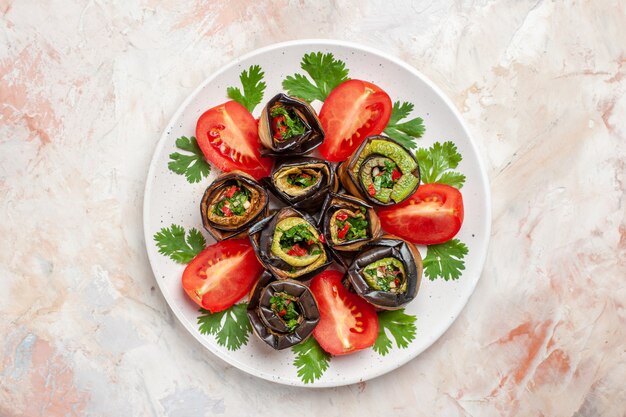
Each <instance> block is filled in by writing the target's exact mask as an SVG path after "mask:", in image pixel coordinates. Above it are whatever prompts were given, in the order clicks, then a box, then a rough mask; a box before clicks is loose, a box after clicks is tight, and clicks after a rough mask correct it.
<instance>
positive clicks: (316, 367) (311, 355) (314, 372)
mask: <svg viewBox="0 0 626 417" xmlns="http://www.w3.org/2000/svg"><path fill="white" fill-rule="evenodd" d="M291 350H292V351H293V353H295V354H296V359H295V360H294V361H293V364H294V365H295V366H296V367H297V368H298V377H299V378H300V379H301V380H302V382H304V383H305V384H309V383H311V382H313V381H315V380H316V379H319V378H320V377H321V376H322V375H323V374H324V372H326V370H327V369H328V366H329V364H330V354H328V353H326V351H325V350H324V349H322V347H321V346H320V344H319V343H317V340H315V339H314V338H313V337H312V336H311V337H309V338H308V339H307V340H305V341H304V342H302V343H300V344H298V345H295V346H294V347H292V348H291Z"/></svg>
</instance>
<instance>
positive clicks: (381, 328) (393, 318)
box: [372, 308, 417, 356]
mask: <svg viewBox="0 0 626 417" xmlns="http://www.w3.org/2000/svg"><path fill="white" fill-rule="evenodd" d="M415 320H417V318H416V317H415V316H411V315H410V314H406V313H405V312H404V309H403V308H401V309H399V310H390V311H383V312H381V313H378V337H377V338H376V342H374V346H372V348H373V349H374V350H375V351H376V352H378V353H379V354H380V355H382V356H385V355H386V354H387V353H389V349H391V346H392V344H393V343H392V341H391V338H390V337H389V335H388V334H387V331H388V332H389V334H391V336H393V338H394V339H395V341H396V346H398V347H399V348H402V349H404V348H406V347H407V346H409V342H412V341H413V340H414V339H415V332H416V330H417V328H416V326H415Z"/></svg>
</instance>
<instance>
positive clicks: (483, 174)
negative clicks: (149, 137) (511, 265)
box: [142, 38, 492, 388]
mask: <svg viewBox="0 0 626 417" xmlns="http://www.w3.org/2000/svg"><path fill="white" fill-rule="evenodd" d="M307 45H311V46H313V45H320V46H340V47H346V48H351V49H354V50H358V51H362V52H366V53H368V54H372V55H377V56H379V57H380V58H383V59H387V60H389V61H391V62H392V63H394V64H396V65H398V66H400V67H402V68H403V69H405V70H407V71H408V72H410V73H411V74H412V75H414V76H416V77H417V78H419V79H420V80H421V81H422V82H424V83H425V84H427V85H428V86H429V87H430V88H431V89H432V90H433V91H434V92H435V94H436V95H437V96H438V97H439V98H441V99H442V100H443V102H444V103H445V104H446V105H447V106H448V108H450V109H451V110H452V113H453V115H454V117H456V119H457V120H458V121H459V123H460V125H461V128H462V129H463V132H464V133H465V135H467V137H468V138H469V144H470V148H471V150H472V151H473V152H474V153H475V155H476V160H477V162H478V171H479V174H480V180H481V187H482V191H483V193H484V195H485V207H486V212H485V213H484V216H485V220H486V221H485V229H484V230H482V231H481V232H483V233H485V236H486V239H487V240H486V242H485V246H484V249H483V251H482V253H480V254H479V255H477V256H478V258H477V265H479V267H480V269H479V271H480V272H479V274H478V277H477V278H476V279H474V280H473V284H472V285H471V291H469V292H468V295H467V297H465V299H464V300H463V303H462V304H459V307H458V309H457V310H455V314H454V315H453V316H451V317H450V318H447V319H446V320H445V322H444V323H443V325H442V326H441V327H440V329H441V330H440V331H438V332H436V334H434V335H433V336H431V339H432V341H431V342H430V343H428V345H427V346H426V347H424V348H423V349H421V350H419V349H417V350H415V351H413V352H410V353H409V354H408V356H407V357H406V359H405V360H404V361H403V362H401V363H399V364H397V365H396V366H393V367H391V368H384V367H381V368H379V369H377V370H375V371H372V372H371V373H370V374H369V375H368V376H367V378H363V377H358V378H354V377H353V378H349V379H344V380H341V381H314V382H312V383H310V384H305V383H304V382H302V381H300V380H298V379H296V380H292V379H283V378H280V377H278V378H277V376H276V375H274V374H272V373H269V372H264V371H260V370H258V369H257V368H254V367H252V366H250V365H248V364H246V363H243V362H241V361H239V360H237V359H236V358H234V357H232V356H229V355H226V354H225V353H224V352H222V350H220V349H218V348H217V347H216V346H215V345H214V344H211V343H209V342H208V341H207V340H205V339H204V338H203V337H201V336H202V335H201V334H200V333H199V332H198V331H197V329H189V327H188V325H187V319H186V318H185V317H184V314H183V312H182V311H181V310H180V309H179V308H178V306H177V305H175V304H174V303H173V301H172V299H171V295H170V294H169V291H165V290H164V288H163V287H162V285H161V282H160V280H159V279H157V273H156V270H155V264H156V258H155V256H156V253H154V252H155V251H152V252H153V253H152V254H151V251H150V250H148V242H150V241H151V239H152V236H151V235H149V227H148V212H149V203H148V200H149V199H148V198H146V196H148V195H150V193H151V191H152V186H153V178H154V173H155V170H156V169H157V168H156V166H157V159H158V156H159V155H161V153H162V151H163V148H164V147H165V144H166V143H167V138H168V136H169V132H171V130H172V128H173V127H174V125H175V121H176V120H178V119H179V118H180V116H181V115H182V113H183V111H184V110H185V109H186V108H187V107H188V106H189V103H191V101H192V100H193V99H194V98H195V97H196V96H197V95H198V94H199V93H200V91H202V90H203V89H204V87H205V86H207V85H208V84H209V83H211V82H212V81H213V80H214V79H216V78H217V77H218V76H220V75H221V74H223V73H225V72H228V71H230V70H231V69H232V68H234V67H235V66H237V65H238V64H239V63H240V62H241V61H244V60H247V59H248V58H251V57H253V56H257V55H262V54H264V53H267V52H269V51H273V50H276V49H281V48H287V47H294V46H307ZM142 217H143V221H142V223H143V229H144V239H145V250H146V253H147V255H148V262H149V263H150V269H151V270H152V275H153V277H154V280H155V281H156V282H157V285H158V287H159V291H160V292H161V294H162V295H163V298H164V299H165V301H166V302H167V305H168V307H169V308H170V309H171V310H172V312H173V313H174V315H175V316H176V319H177V320H178V321H179V322H180V324H182V325H183V327H184V328H185V330H187V331H188V332H189V333H191V335H192V336H193V337H194V338H195V339H196V340H197V341H198V342H200V344H201V345H202V346H204V347H205V348H207V349H208V350H209V351H211V352H212V353H213V354H214V355H216V356H217V357H218V358H220V359H221V360H223V361H225V362H226V363H228V364H230V365H232V366H234V367H236V368H238V369H240V370H242V371H244V372H246V373H248V374H250V375H254V376H257V377H259V378H262V379H265V380H268V381H271V382H275V383H279V384H283V385H289V386H295V387H303V388H329V387H339V386H345V385H351V384H355V383H359V382H363V381H366V380H371V379H374V378H377V377H379V376H381V375H384V374H387V373H389V372H392V371H394V370H396V369H398V368H399V367H401V366H404V365H406V364H407V363H408V362H410V361H412V360H413V359H415V358H416V357H417V356H419V355H420V354H422V353H423V352H424V351H426V350H428V349H430V348H431V347H432V346H433V345H434V344H435V342H436V341H437V340H439V339H440V338H441V337H442V336H443V334H444V333H445V332H447V331H448V330H449V329H450V326H451V325H452V323H454V321H455V320H456V319H458V317H459V315H460V314H461V312H462V311H463V309H464V308H465V307H466V306H467V303H468V302H469V299H470V298H471V296H472V295H473V294H474V291H475V290H476V285H477V284H478V281H479V280H480V278H481V277H482V274H483V270H484V266H485V260H486V257H487V253H488V249H489V243H490V241H491V223H492V201H491V190H490V186H489V177H488V176H487V171H486V169H485V165H484V162H483V159H482V157H481V154H480V153H479V151H478V147H477V145H476V143H475V141H474V138H473V137H472V135H471V134H470V131H469V129H468V128H467V125H466V123H465V120H464V119H463V117H462V116H461V113H460V112H459V110H458V108H457V107H456V106H455V105H454V103H453V102H452V101H451V100H450V99H449V98H448V96H447V95H446V94H445V93H444V92H443V91H442V90H441V89H440V88H439V87H438V86H437V85H436V84H434V83H433V82H432V81H431V80H430V79H428V78H427V77H426V76H425V75H424V74H422V73H421V72H420V71H419V70H417V69H416V68H414V67H413V66H411V65H409V64H408V63H406V62H404V61H403V60H401V59H399V58H397V57H395V56H393V55H390V54H388V53H386V52H383V51H380V50H378V49H376V48H373V47H370V46H366V45H363V44H359V43H355V42H350V41H344V40H335V39H316V38H310V39H298V40H291V41H286V42H278V43H272V44H270V45H266V46H264V47H261V48H258V49H254V50H252V51H250V52H248V53H246V54H243V55H240V56H238V57H236V58H235V59H233V60H231V61H229V62H228V63H226V64H225V65H223V66H221V67H220V68H218V69H217V70H216V71H214V72H213V73H211V75H209V76H208V77H207V78H206V79H204V81H202V82H201V83H200V84H199V85H198V86H197V87H196V88H195V89H194V90H193V91H192V92H191V93H190V94H189V95H188V96H187V97H186V98H185V100H184V101H183V102H182V103H181V104H180V105H179V106H178V108H177V110H176V111H175V112H174V114H173V115H172V116H171V118H170V120H169V122H168V123H167V125H166V127H165V128H164V129H163V132H162V133H161V137H160V138H159V141H158V142H157V144H156V146H155V148H154V151H153V153H152V158H151V161H150V165H149V168H148V173H147V178H146V184H145V186H144V193H143V210H142ZM173 304H174V305H173Z"/></svg>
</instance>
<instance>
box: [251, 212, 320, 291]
mask: <svg viewBox="0 0 626 417" xmlns="http://www.w3.org/2000/svg"><path fill="white" fill-rule="evenodd" d="M314 224H315V221H314V220H313V218H311V217H310V216H308V215H306V214H303V213H301V212H299V211H297V210H295V209H294V208H292V207H284V208H282V209H281V210H279V211H278V212H277V213H276V214H274V215H273V216H271V217H268V218H266V219H264V220H261V221H260V222H258V223H257V224H255V225H254V226H252V227H251V228H250V230H249V232H248V233H249V235H250V241H251V242H252V246H253V247H254V250H255V251H256V254H257V258H259V261H260V262H261V263H262V264H263V265H265V267H266V268H267V269H269V270H270V271H271V272H272V273H273V274H274V275H275V276H276V277H277V278H279V279H288V278H291V279H297V280H299V281H306V280H307V279H309V278H311V277H312V276H313V275H315V274H317V273H318V272H321V271H322V270H324V269H326V267H327V266H328V265H330V263H331V261H332V259H331V255H330V251H329V249H328V247H327V246H326V244H325V243H324V240H323V237H322V235H321V233H320V232H319V230H317V228H316V227H315V226H314Z"/></svg>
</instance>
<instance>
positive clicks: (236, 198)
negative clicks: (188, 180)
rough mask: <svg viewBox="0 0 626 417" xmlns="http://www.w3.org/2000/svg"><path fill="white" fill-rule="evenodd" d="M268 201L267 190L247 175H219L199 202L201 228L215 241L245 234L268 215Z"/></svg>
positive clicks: (238, 173) (235, 173) (236, 173)
mask: <svg viewBox="0 0 626 417" xmlns="http://www.w3.org/2000/svg"><path fill="white" fill-rule="evenodd" d="M268 201H269V198H268V195H267V191H265V189H264V188H263V187H262V186H261V185H260V184H259V183H257V182H256V181H255V180H254V179H253V178H252V177H251V176H249V175H248V174H245V173H243V172H237V171H234V172H230V173H225V174H222V175H221V176H219V177H218V178H217V179H216V180H215V181H213V183H212V184H211V185H209V187H208V188H207V189H206V191H205V192H204V196H203V197H202V200H201V201H200V215H201V217H202V225H203V226H204V228H205V229H206V231H207V232H209V233H210V234H211V236H213V237H214V238H215V239H217V240H223V239H228V238H231V237H235V236H238V235H241V234H244V233H245V232H247V230H248V229H249V228H250V226H252V225H253V224H255V223H256V222H258V221H259V220H260V219H262V218H263V217H265V216H267V212H268V205H267V204H268Z"/></svg>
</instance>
